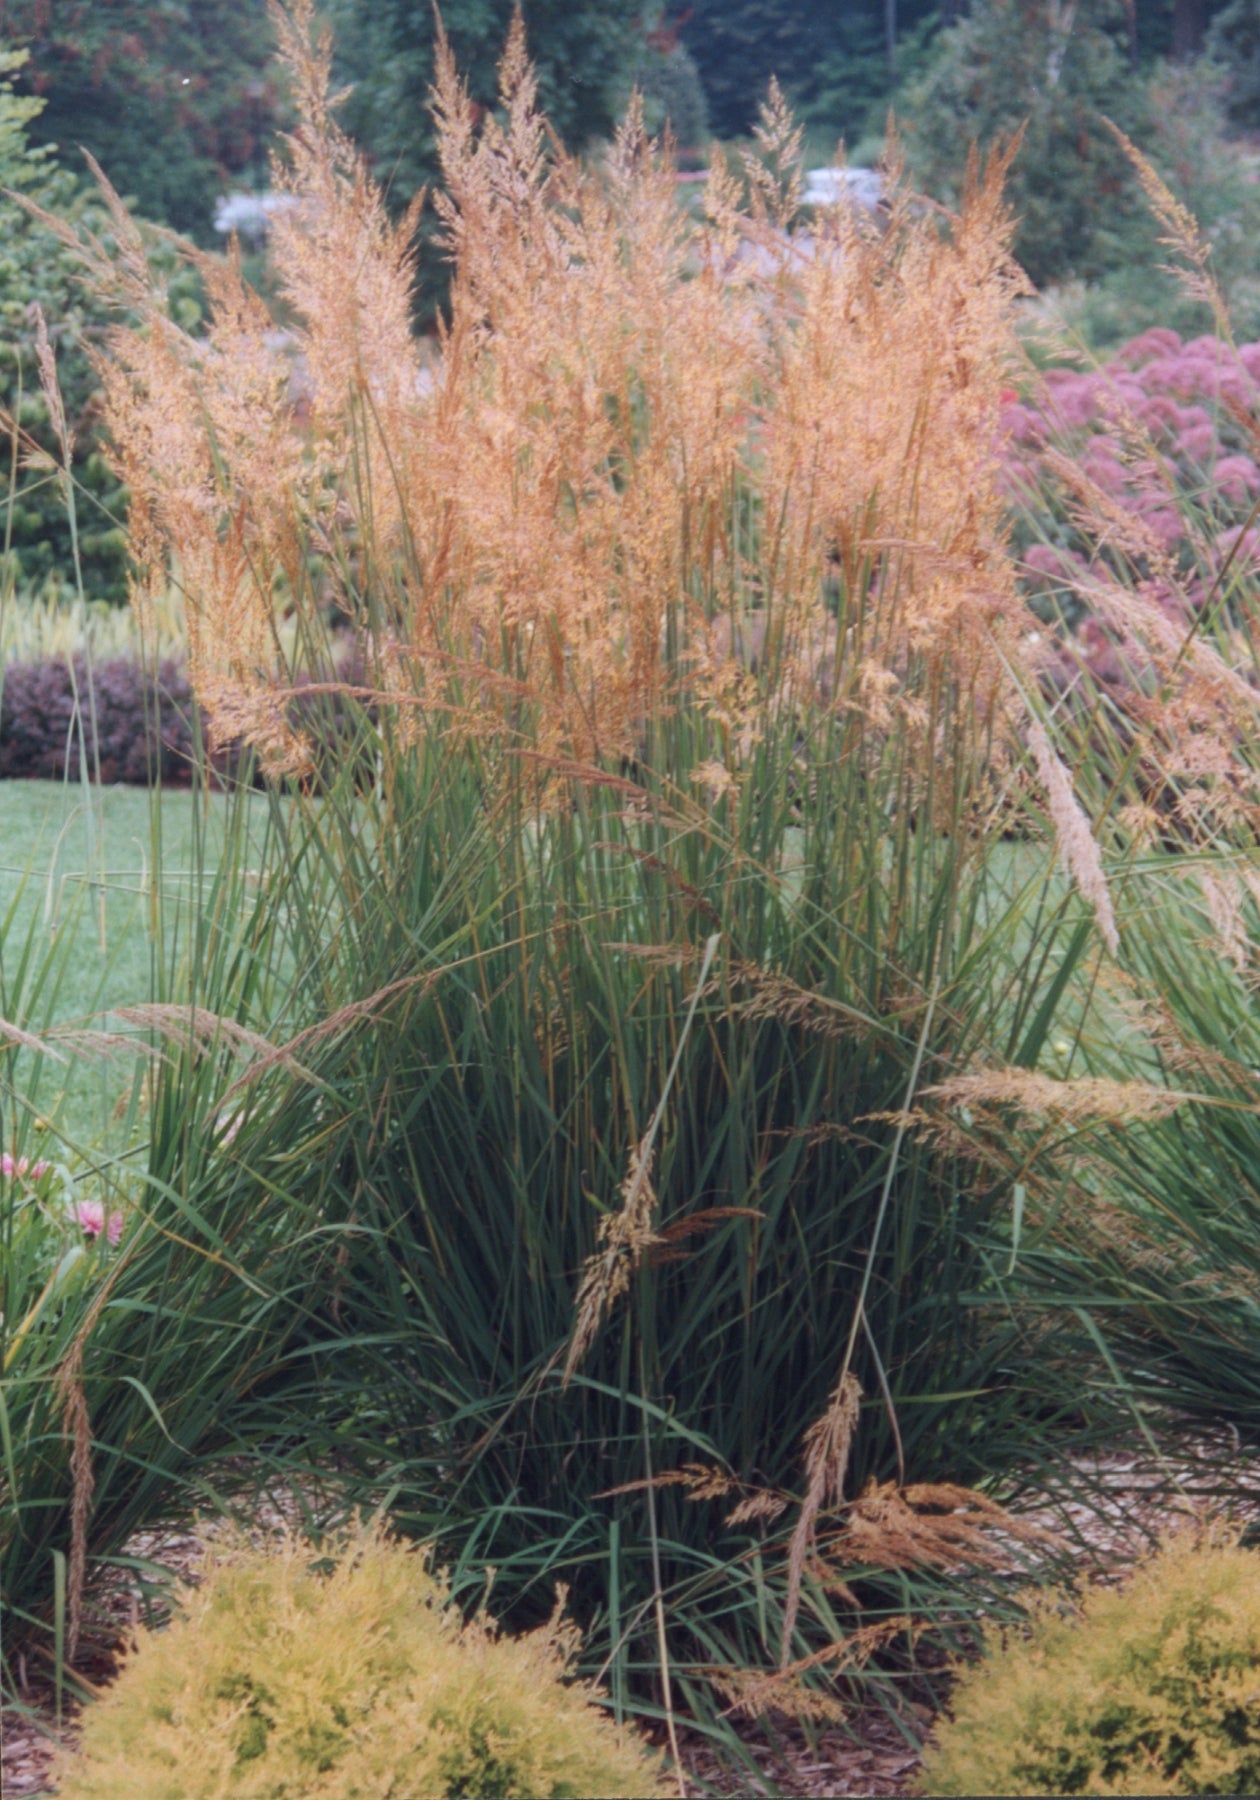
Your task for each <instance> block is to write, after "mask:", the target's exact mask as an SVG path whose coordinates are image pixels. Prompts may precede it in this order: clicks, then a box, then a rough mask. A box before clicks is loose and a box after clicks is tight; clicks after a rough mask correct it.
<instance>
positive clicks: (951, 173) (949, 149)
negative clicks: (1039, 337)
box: [905, 0, 1146, 285]
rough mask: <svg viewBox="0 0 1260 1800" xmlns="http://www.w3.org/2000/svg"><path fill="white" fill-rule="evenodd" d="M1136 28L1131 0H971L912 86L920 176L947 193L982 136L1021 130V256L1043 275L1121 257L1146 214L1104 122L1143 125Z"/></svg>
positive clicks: (1139, 131)
mask: <svg viewBox="0 0 1260 1800" xmlns="http://www.w3.org/2000/svg"><path fill="white" fill-rule="evenodd" d="M1127 27H1128V20H1127V16H1126V12H1125V8H1124V6H1123V4H1122V0H1080V4H1079V6H1076V7H1066V6H1064V5H1063V4H1061V0H1060V3H1058V4H1056V0H974V3H973V6H972V9H971V12H970V15H969V16H968V17H967V18H966V19H963V20H962V21H960V23H959V24H957V25H955V26H954V27H953V29H952V30H950V31H948V32H945V33H944V34H943V35H942V41H941V46H940V49H939V52H938V55H937V57H936V60H935V62H934V63H933V65H932V67H931V69H930V71H929V72H928V74H927V75H926V77H925V78H924V79H923V80H922V81H921V82H920V83H918V84H917V86H916V87H915V88H914V89H913V90H912V92H911V93H910V95H909V96H908V99H907V110H906V119H905V132H906V141H907V145H908V148H909V151H910V155H911V160H912V164H913V168H914V172H915V178H916V180H917V181H918V182H919V183H920V184H921V185H922V186H923V187H924V189H925V190H926V191H927V192H928V193H931V194H933V195H937V196H939V197H941V198H944V199H947V200H948V199H952V198H953V197H955V196H956V195H957V193H958V190H959V188H960V186H961V182H962V176H963V172H964V170H965V168H966V162H967V154H968V151H969V149H970V147H971V146H972V145H973V144H977V143H978V144H980V145H981V146H985V145H990V144H993V143H994V142H996V141H998V140H1000V139H1002V138H1010V137H1011V136H1013V135H1014V133H1015V132H1017V131H1018V130H1020V128H1021V127H1023V128H1024V130H1025V137H1024V142H1023V147H1022V150H1021V152H1020V155H1019V156H1018V158H1017V160H1016V163H1015V166H1014V168H1013V170H1012V172H1011V177H1010V184H1009V193H1010V199H1011V203H1012V205H1013V207H1014V209H1015V211H1016V213H1017V215H1018V217H1019V230H1018V234H1017V237H1016V243H1015V251H1016V255H1017V256H1018V258H1019V260H1020V262H1021V263H1022V264H1023V266H1024V267H1025V269H1026V270H1027V271H1028V273H1029V275H1030V276H1031V277H1032V279H1033V281H1034V282H1036V283H1037V284H1038V285H1041V284H1043V283H1045V282H1050V281H1061V280H1066V279H1068V278H1071V277H1080V278H1085V279H1092V278H1096V277H1098V276H1099V275H1101V274H1103V273H1105V272H1106V270H1108V269H1109V268H1112V267H1115V266H1116V265H1117V263H1118V261H1120V260H1121V259H1122V258H1123V256H1124V254H1125V246H1126V244H1127V243H1129V241H1130V239H1131V236H1132V231H1133V226H1134V223H1135V221H1136V219H1137V218H1138V217H1139V216H1142V217H1144V214H1143V212H1142V208H1141V204H1140V197H1139V194H1138V190H1137V187H1136V183H1135V182H1134V180H1133V178H1132V173H1131V171H1130V169H1129V166H1128V163H1127V160H1126V158H1125V156H1124V154H1123V152H1122V150H1121V149H1120V147H1119V146H1118V144H1117V143H1116V141H1115V139H1114V137H1113V136H1112V134H1111V132H1110V131H1109V130H1108V128H1107V125H1106V120H1107V119H1109V118H1110V119H1113V120H1114V121H1115V122H1116V123H1117V124H1118V125H1120V126H1121V128H1122V129H1123V130H1125V131H1126V132H1128V134H1129V135H1130V137H1132V138H1133V139H1134V140H1135V141H1142V140H1143V138H1144V137H1145V135H1146V132H1145V89H1144V87H1143V86H1142V85H1141V84H1140V83H1139V82H1138V81H1137V79H1136V78H1135V77H1134V75H1133V73H1132V71H1131V69H1130V65H1129V56H1128V30H1127Z"/></svg>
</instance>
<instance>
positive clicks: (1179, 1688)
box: [920, 1533, 1260, 1795]
mask: <svg viewBox="0 0 1260 1800" xmlns="http://www.w3.org/2000/svg"><path fill="white" fill-rule="evenodd" d="M1258 1699H1260V1556H1256V1555H1255V1554H1254V1553H1253V1552H1251V1551H1248V1550H1243V1549H1240V1548H1239V1547H1238V1545H1237V1543H1236V1542H1234V1541H1232V1540H1221V1539H1219V1538H1217V1539H1213V1538H1212V1537H1211V1536H1208V1537H1201V1536H1198V1535H1196V1534H1189V1533H1187V1534H1183V1535H1181V1536H1179V1537H1177V1538H1174V1539H1173V1540H1172V1541H1171V1542H1170V1543H1168V1544H1166V1545H1165V1546H1164V1547H1163V1548H1162V1549H1161V1550H1160V1551H1159V1552H1158V1553H1157V1554H1155V1555H1153V1556H1151V1557H1150V1558H1148V1559H1147V1560H1146V1561H1145V1562H1144V1563H1142V1564H1140V1565H1139V1566H1138V1568H1137V1569H1136V1570H1135V1571H1134V1573H1133V1575H1132V1578H1131V1579H1130V1580H1129V1581H1128V1582H1127V1583H1126V1584H1125V1586H1124V1587H1123V1589H1120V1590H1112V1589H1107V1590H1096V1591H1094V1592H1092V1593H1090V1594H1088V1595H1087V1596H1086V1597H1085V1598H1084V1599H1083V1600H1082V1601H1081V1602H1080V1603H1079V1605H1075V1604H1071V1603H1069V1602H1067V1601H1066V1600H1065V1597H1064V1596H1063V1595H1062V1594H1058V1595H1056V1594H1053V1593H1050V1594H1045V1595H1041V1596H1038V1597H1037V1598H1036V1599H1035V1600H1034V1601H1033V1602H1032V1606H1031V1622H1030V1625H1029V1628H1028V1630H1027V1631H1026V1632H1025V1633H1023V1634H1022V1635H1021V1636H1019V1637H1015V1636H1013V1635H1012V1634H1009V1633H1004V1634H1001V1635H999V1634H997V1633H993V1634H991V1635H990V1637H989V1640H988V1642H987V1644H986V1654H985V1655H984V1657H983V1658H982V1659H981V1660H980V1661H979V1662H978V1663H976V1664H974V1665H973V1666H972V1667H971V1668H969V1669H967V1670H966V1671H965V1672H964V1673H963V1675H962V1678H961V1680H960V1682H959V1685H958V1687H957V1689H956V1691H955V1694H954V1697H953V1702H952V1705H951V1715H952V1716H951V1717H950V1718H949V1719H947V1720H943V1721H942V1722H941V1724H940V1725H939V1726H938V1728H937V1732H936V1735H935V1738H934V1740H933V1743H932V1745H931V1746H930V1748H929V1750H928V1753H927V1756H926V1758H925V1765H924V1772H923V1776H922V1779H921V1786H920V1791H921V1792H922V1793H924V1794H938V1795H948V1794H1255V1793H1257V1792H1260V1705H1258V1704H1257V1700H1258Z"/></svg>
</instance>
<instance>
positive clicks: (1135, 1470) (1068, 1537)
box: [0, 1432, 1260, 1800]
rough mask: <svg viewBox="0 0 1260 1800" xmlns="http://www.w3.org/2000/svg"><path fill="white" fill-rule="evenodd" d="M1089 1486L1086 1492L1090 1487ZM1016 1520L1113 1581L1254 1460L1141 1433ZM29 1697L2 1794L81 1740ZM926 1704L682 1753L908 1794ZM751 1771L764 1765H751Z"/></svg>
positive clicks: (740, 1785)
mask: <svg viewBox="0 0 1260 1800" xmlns="http://www.w3.org/2000/svg"><path fill="white" fill-rule="evenodd" d="M1083 1489H1085V1490H1087V1491H1088V1492H1089V1497H1088V1498H1087V1499H1082V1498H1081V1494H1082V1490H1083ZM1012 1510H1013V1511H1016V1512H1018V1513H1019V1515H1020V1517H1021V1519H1023V1520H1025V1521H1026V1522H1028V1523H1032V1524H1036V1525H1037V1526H1040V1527H1044V1528H1045V1529H1047V1530H1050V1531H1053V1532H1054V1533H1055V1534H1056V1535H1057V1536H1058V1537H1059V1538H1060V1539H1061V1540H1064V1541H1065V1542H1066V1544H1067V1545H1068V1546H1069V1547H1070V1548H1071V1550H1072V1551H1073V1553H1074V1556H1075V1560H1076V1566H1077V1569H1078V1571H1079V1574H1080V1576H1081V1578H1082V1579H1083V1580H1085V1581H1087V1582H1091V1583H1100V1582H1106V1583H1110V1582H1113V1581H1116V1580H1117V1579H1119V1578H1121V1577H1122V1576H1123V1573H1124V1571H1125V1570H1126V1569H1127V1568H1128V1567H1130V1566H1131V1564H1132V1563H1133V1561H1134V1559H1135V1558H1136V1557H1138V1556H1141V1555H1142V1554H1143V1553H1144V1552H1145V1551H1147V1550H1149V1549H1150V1548H1151V1546H1152V1545H1153V1544H1154V1543H1155V1542H1156V1541H1157V1540H1158V1538H1159V1537H1160V1536H1161V1535H1164V1534H1166V1533H1167V1532H1168V1531H1169V1530H1170V1529H1173V1528H1175V1527H1176V1526H1177V1525H1178V1523H1184V1522H1189V1521H1190V1520H1192V1519H1194V1518H1195V1517H1204V1516H1213V1517H1218V1516H1219V1517H1228V1518H1231V1519H1233V1520H1234V1521H1235V1522H1237V1523H1243V1522H1246V1521H1249V1520H1255V1519H1258V1518H1260V1462H1257V1460H1256V1459H1254V1458H1252V1457H1250V1456H1248V1455H1247V1454H1246V1453H1245V1452H1244V1451H1243V1450H1242V1449H1241V1447H1240V1446H1239V1445H1238V1443H1237V1440H1236V1437H1235V1438H1233V1439H1232V1440H1231V1437H1230V1435H1229V1434H1228V1433H1223V1432H1222V1433H1215V1434H1210V1435H1207V1436H1204V1435H1203V1434H1201V1433H1200V1434H1199V1435H1197V1436H1190V1437H1185V1436H1182V1437H1169V1438H1165V1439H1164V1440H1163V1441H1162V1442H1161V1444H1160V1446H1159V1448H1158V1450H1153V1449H1152V1448H1151V1446H1150V1445H1149V1444H1148V1443H1146V1442H1145V1441H1143V1440H1141V1439H1139V1440H1138V1441H1137V1442H1136V1444H1131V1445H1128V1446H1126V1447H1124V1448H1123V1449H1116V1450H1113V1451H1111V1452H1108V1453H1106V1454H1099V1455H1096V1456H1082V1455H1075V1456H1072V1457H1071V1458H1065V1461H1064V1465H1063V1473H1062V1477H1061V1478H1060V1479H1059V1480H1058V1481H1057V1482H1052V1483H1048V1484H1046V1485H1045V1486H1044V1487H1043V1488H1042V1489H1041V1490H1040V1491H1038V1492H1037V1493H1035V1494H1025V1495H1023V1496H1021V1497H1020V1498H1018V1499H1017V1500H1015V1501H1014V1502H1013V1503H1012ZM294 1511H295V1509H294V1508H293V1506H292V1505H286V1504H285V1502H284V1500H283V1498H281V1499H279V1500H275V1501H268V1502H267V1503H266V1504H265V1505H264V1507H263V1508H262V1509H260V1512H259V1513H257V1514H256V1515H255V1523H256V1524H257V1525H258V1526H259V1527H260V1528H261V1529H262V1530H263V1531H268V1530H273V1529H275V1527H276V1526H277V1525H278V1524H279V1523H280V1522H281V1521H282V1520H283V1519H285V1518H288V1519H289V1521H290V1522H292V1519H293V1514H294ZM204 1529H205V1528H204V1527H203V1528H201V1531H200V1532H192V1531H186V1530H185V1531H179V1532H169V1533H166V1534H159V1533H144V1534H142V1535H141V1536H139V1537H138V1538H137V1539H135V1540H134V1541H133V1542H132V1543H131V1544H130V1545H129V1546H128V1551H129V1553H130V1554H132V1555H136V1556H139V1557H143V1558H145V1559H146V1560H148V1561H150V1562H153V1563H157V1564H161V1565H162V1566H163V1567H164V1568H166V1569H169V1570H170V1571H171V1572H172V1573H175V1574H178V1575H181V1576H187V1575H189V1574H191V1573H192V1572H193V1570H194V1569H195V1567H196V1564H197V1562H198V1560H199V1559H200V1556H201V1553H202V1550H203V1548H204V1535H203V1534H204ZM101 1604H102V1607H103V1610H104V1613H105V1615H106V1616H107V1617H109V1618H112V1619H113V1620H114V1621H115V1623H116V1625H117V1627H118V1635H119V1636H122V1635H123V1634H125V1631H126V1628H127V1625H128V1623H129V1622H130V1621H132V1620H134V1619H135V1617H136V1616H137V1600H136V1595H135V1593H134V1591H131V1592H128V1591H127V1590H126V1589H125V1588H123V1587H122V1586H121V1585H120V1586H119V1587H117V1588H115V1589H114V1590H113V1591H112V1592H110V1591H107V1592H106V1594H105V1595H104V1597H103V1600H102V1602H101ZM82 1673H83V1675H84V1676H85V1677H86V1679H87V1681H88V1683H89V1684H90V1685H91V1686H93V1687H95V1686H96V1685H98V1684H100V1683H103V1682H104V1681H105V1680H106V1679H108V1663H107V1662H100V1663H98V1664H97V1665H96V1666H91V1667H85V1668H84V1669H83V1671H82ZM19 1677H20V1678H21V1679H24V1680H25V1684H26V1685H25V1691H24V1693H23V1696H22V1698H23V1702H24V1704H23V1706H22V1708H21V1709H20V1710H19V1709H17V1708H11V1709H6V1710H5V1711H4V1712H3V1713H2V1714H0V1793H2V1794H3V1796H4V1800H36V1797H38V1796H41V1795H45V1794H48V1793H50V1792H52V1791H53V1790H50V1789H49V1787H48V1785H47V1783H48V1777H49V1769H50V1767H51V1764H52V1760H53V1757H54V1754H55V1751H56V1746H57V1745H58V1744H68V1745H70V1746H73V1743H74V1736H75V1729H74V1719H75V1714H76V1712H77V1707H76V1706H75V1704H74V1703H73V1702H72V1701H70V1700H67V1702H66V1705H65V1708H64V1711H63V1717H62V1725H61V1728H60V1729H58V1727H57V1725H56V1720H55V1711H54V1696H53V1692H52V1687H51V1683H50V1682H49V1680H48V1679H47V1676H46V1674H44V1673H43V1672H40V1671H36V1672H32V1671H26V1670H24V1669H19ZM931 1720H932V1714H931V1712H930V1710H929V1709H928V1708H927V1707H926V1706H924V1705H922V1704H919V1703H910V1702H905V1703H903V1706H902V1710H901V1715H900V1717H899V1718H897V1719H894V1718H892V1717H891V1716H890V1715H889V1714H888V1713H887V1712H885V1711H883V1710H882V1709H880V1708H876V1707H873V1708H870V1709H867V1710H864V1711H860V1712H857V1713H855V1715H854V1716H853V1718H852V1720H851V1721H850V1722H849V1724H847V1725H846V1726H845V1727H843V1728H840V1727H836V1726H827V1727H825V1728H823V1727H813V1728H809V1729H805V1728H802V1727H801V1726H800V1725H798V1724H797V1723H796V1722H794V1721H792V1720H790V1719H786V1718H783V1719H775V1720H773V1721H771V1722H768V1723H767V1722H759V1723H756V1724H753V1723H741V1724H740V1725H739V1727H738V1729H739V1734H740V1739H741V1743H742V1744H743V1747H744V1752H745V1760H744V1763H743V1764H742V1765H741V1764H737V1763H735V1762H733V1761H732V1759H731V1758H730V1757H728V1756H725V1755H723V1754H720V1753H718V1752H717V1751H715V1749H714V1748H713V1746H712V1745H711V1743H710V1742H709V1741H708V1740H707V1739H706V1738H704V1737H703V1736H701V1735H700V1734H699V1733H695V1732H686V1731H684V1732H683V1733H682V1734H681V1736H680V1752H681V1760H682V1764H683V1769H684V1772H685V1775H686V1783H685V1785H686V1790H687V1794H688V1796H689V1797H692V1796H694V1797H697V1800H698V1797H699V1796H702V1795H716V1796H722V1797H723V1800H730V1797H734V1796H743V1795H748V1796H760V1795H766V1796H774V1795H780V1796H784V1797H785V1800H820V1797H821V1796H830V1795H838V1796H839V1795H870V1796H881V1797H883V1796H900V1795H906V1794H908V1793H909V1791H910V1788H911V1785H912V1783H913V1781H914V1777H915V1774H916V1772H917V1770H918V1768H919V1764H920V1757H919V1753H918V1751H917V1749H916V1748H915V1744H916V1741H919V1740H921V1739H923V1738H925V1737H926V1735H927V1733H928V1730H929V1729H930V1726H931ZM754 1769H755V1771H756V1773H755V1774H754V1773H753V1770H754Z"/></svg>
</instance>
